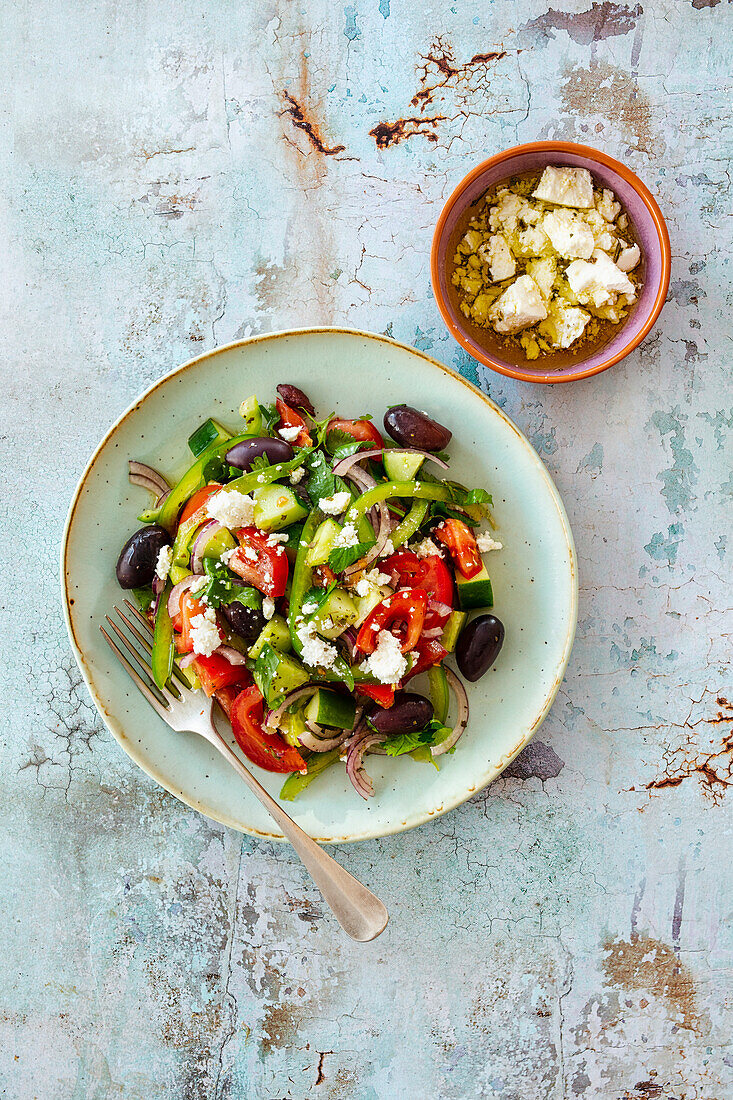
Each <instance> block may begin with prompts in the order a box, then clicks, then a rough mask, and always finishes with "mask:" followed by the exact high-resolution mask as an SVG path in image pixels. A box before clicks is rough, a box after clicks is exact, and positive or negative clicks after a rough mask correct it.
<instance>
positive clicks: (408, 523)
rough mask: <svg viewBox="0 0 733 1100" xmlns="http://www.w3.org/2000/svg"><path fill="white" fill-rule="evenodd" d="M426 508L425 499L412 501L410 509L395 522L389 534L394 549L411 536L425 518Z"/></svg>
mask: <svg viewBox="0 0 733 1100" xmlns="http://www.w3.org/2000/svg"><path fill="white" fill-rule="evenodd" d="M428 508H429V505H428V502H427V500H416V501H414V503H413V505H412V508H410V511H409V512H408V513H407V515H406V516H405V518H404V519H403V520H401V521H400V522H399V523H398V524H397V526H396V527H395V529H394V531H393V532H392V534H391V535H390V536H389V537H390V538H391V539H392V545H393V546H394V548H395V550H396V549H397V547H398V546H402V544H403V543H405V542H407V540H408V539H411V538H412V536H413V535H414V534H415V532H416V531H417V529H418V527H419V526H420V524H421V523H422V521H423V520H424V519H425V516H426V515H427V513H428Z"/></svg>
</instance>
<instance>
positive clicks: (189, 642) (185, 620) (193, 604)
mask: <svg viewBox="0 0 733 1100" xmlns="http://www.w3.org/2000/svg"><path fill="white" fill-rule="evenodd" d="M180 606H181V610H180V613H179V614H178V615H177V616H176V619H175V620H174V623H173V626H174V627H178V628H179V629H180V631H181V635H180V638H178V639H177V640H176V648H177V649H178V652H179V653H193V638H192V636H191V620H192V619H195V618H196V616H197V615H203V614H204V612H205V611H206V604H205V603H202V602H201V600H197V599H196V597H195V596H192V595H191V593H190V592H184V593H183V595H182V596H181V604H180ZM219 633H220V634H221V631H219ZM221 637H222V641H223V640H224V636H223V635H221Z"/></svg>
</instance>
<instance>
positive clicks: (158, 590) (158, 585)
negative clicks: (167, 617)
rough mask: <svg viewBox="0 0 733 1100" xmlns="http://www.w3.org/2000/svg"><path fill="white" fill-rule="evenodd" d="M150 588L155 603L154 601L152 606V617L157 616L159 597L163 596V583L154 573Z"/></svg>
mask: <svg viewBox="0 0 733 1100" xmlns="http://www.w3.org/2000/svg"><path fill="white" fill-rule="evenodd" d="M151 587H152V589H153V596H154V597H155V601H154V605H153V615H157V614H158V606H159V604H160V597H161V596H162V595H163V590H164V588H165V581H163V580H161V579H160V577H159V576H158V574H157V573H156V574H155V576H154V577H153V583H152V586H151Z"/></svg>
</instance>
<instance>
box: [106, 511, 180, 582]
mask: <svg viewBox="0 0 733 1100" xmlns="http://www.w3.org/2000/svg"><path fill="white" fill-rule="evenodd" d="M170 545H171V537H170V535H169V534H168V532H167V531H166V530H165V528H163V527H159V526H158V524H157V523H151V524H148V526H147V527H141V528H140V530H139V531H136V532H135V534H134V535H133V536H132V537H131V538H129V539H128V540H127V542H126V543H125V545H124V546H123V547H122V552H121V554H120V556H119V558H118V559H117V580H118V581H119V584H120V587H121V588H144V587H145V586H146V585H148V584H152V583H153V578H154V577H155V567H156V565H157V564H158V554H159V553H160V551H161V550H162V549H163V547H164V546H170Z"/></svg>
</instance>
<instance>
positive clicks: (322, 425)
mask: <svg viewBox="0 0 733 1100" xmlns="http://www.w3.org/2000/svg"><path fill="white" fill-rule="evenodd" d="M333 417H334V414H333V413H332V412H330V413H329V414H328V416H324V418H323V420H316V419H315V418H314V417H311V420H312V421H313V427H314V428H315V430H316V442H315V446H316V447H322V446H323V441H324V439H325V438H326V435H327V433H328V425H329V424H330V423H331V421H332V420H333Z"/></svg>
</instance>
